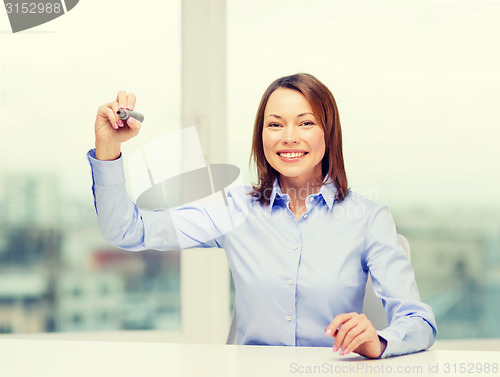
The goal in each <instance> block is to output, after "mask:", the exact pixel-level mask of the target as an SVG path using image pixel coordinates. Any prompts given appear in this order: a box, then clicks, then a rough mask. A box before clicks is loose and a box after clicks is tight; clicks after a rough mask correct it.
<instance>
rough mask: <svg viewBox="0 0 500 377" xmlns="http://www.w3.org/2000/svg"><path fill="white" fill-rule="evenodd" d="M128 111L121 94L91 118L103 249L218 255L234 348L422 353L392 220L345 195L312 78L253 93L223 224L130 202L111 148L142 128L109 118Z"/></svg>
mask: <svg viewBox="0 0 500 377" xmlns="http://www.w3.org/2000/svg"><path fill="white" fill-rule="evenodd" d="M134 105H135V96H134V95H132V94H129V95H127V94H126V93H125V92H124V91H121V92H119V93H118V97H117V100H116V101H114V102H111V103H108V104H106V105H103V106H101V107H100V108H99V109H98V114H97V119H96V123H95V133H96V148H95V150H92V151H90V152H89V157H88V158H89V161H90V163H91V166H92V172H93V179H94V184H93V190H94V196H95V206H96V211H97V214H98V220H99V224H100V227H101V231H102V233H103V235H104V237H105V238H106V239H108V240H109V241H110V242H111V243H113V244H115V245H116V246H118V247H122V248H125V249H129V250H141V249H158V250H169V249H178V248H189V247H222V248H224V249H225V251H226V255H227V258H228V261H229V265H230V267H231V271H232V274H233V279H234V284H235V289H236V300H237V301H236V302H237V307H238V312H237V315H238V317H237V323H238V342H239V343H240V344H268V345H289V346H332V345H333V350H334V351H339V354H340V355H347V354H350V353H351V352H355V353H358V354H360V355H362V356H365V357H369V358H377V357H386V356H390V355H398V354H404V353H410V352H416V351H419V350H423V349H427V348H428V347H430V346H431V345H432V344H433V342H434V340H435V337H436V324H435V321H434V317H433V314H432V310H431V309H430V307H429V306H427V305H425V304H423V303H421V302H420V299H419V295H418V290H417V287H416V283H415V279H414V274H413V270H412V267H411V264H410V262H409V261H408V259H407V258H406V257H405V255H404V252H403V250H402V248H401V245H400V244H399V241H398V238H397V232H396V228H395V226H394V222H393V220H392V217H391V215H390V214H389V212H388V210H387V208H386V207H385V206H382V205H379V204H376V203H374V202H372V201H370V200H369V199H367V198H364V197H362V196H359V195H357V194H355V193H353V192H351V191H349V190H348V188H347V178H346V174H345V169H344V161H343V155H342V137H341V129H340V121H339V116H338V110H337V106H336V104H335V100H334V98H333V95H332V94H331V92H330V91H329V90H328V88H327V87H326V86H325V85H324V84H322V83H321V82H320V81H319V80H317V79H316V78H315V77H314V76H311V75H308V74H303V73H301V74H296V75H291V76H286V77H282V78H280V79H278V80H276V81H274V82H273V83H272V84H271V85H270V86H269V88H268V89H267V90H266V92H265V93H264V95H263V97H262V100H261V103H260V105H259V108H258V111H257V117H256V121H255V126H254V135H253V145H252V156H253V159H254V161H255V163H256V165H257V170H258V179H259V182H258V184H257V185H256V186H255V187H253V189H243V188H237V187H236V188H233V189H231V190H229V192H228V193H227V202H228V204H229V208H230V211H229V213H230V214H231V216H230V217H231V218H228V216H227V215H226V216H224V215H223V214H222V211H220V209H218V208H217V206H209V205H207V206H202V205H190V206H184V207H181V208H178V209H175V210H162V211H146V210H141V209H138V208H137V207H136V206H135V204H134V203H132V201H131V200H130V199H129V197H128V195H127V192H126V190H125V180H124V177H123V167H122V161H121V154H120V145H121V143H122V142H124V141H126V140H128V139H130V138H131V137H133V136H135V135H137V133H138V131H139V128H140V126H141V125H140V123H139V122H138V121H136V120H134V119H132V118H129V119H128V120H127V123H126V124H125V123H122V122H121V121H119V120H118V118H117V116H116V112H117V111H118V110H119V109H120V108H125V107H126V108H129V109H133V108H134ZM224 213H225V214H227V212H224ZM234 223H236V224H237V226H235V227H231V225H230V224H234ZM368 271H369V272H370V274H371V276H372V280H373V286H374V288H375V290H376V292H377V295H378V296H379V297H380V298H382V300H383V301H384V302H385V309H386V312H387V315H388V318H389V319H390V326H389V327H387V328H386V329H383V330H381V331H377V330H375V328H374V327H373V326H372V324H371V322H370V321H369V320H368V319H367V318H366V316H365V315H364V314H359V313H361V311H362V304H363V296H364V289H365V285H366V279H367V273H368ZM325 326H326V327H325Z"/></svg>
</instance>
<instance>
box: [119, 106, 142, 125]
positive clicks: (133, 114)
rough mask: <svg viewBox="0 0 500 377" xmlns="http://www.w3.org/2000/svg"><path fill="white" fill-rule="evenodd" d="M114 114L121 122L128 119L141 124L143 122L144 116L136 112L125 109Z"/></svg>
mask: <svg viewBox="0 0 500 377" xmlns="http://www.w3.org/2000/svg"><path fill="white" fill-rule="evenodd" d="M116 113H117V114H118V116H119V117H120V119H121V120H127V119H128V118H129V117H132V118H134V119H137V120H138V121H139V122H141V123H142V121H143V120H144V115H142V114H141V113H138V112H136V111H132V110H127V109H120V110H118V111H117V112H116Z"/></svg>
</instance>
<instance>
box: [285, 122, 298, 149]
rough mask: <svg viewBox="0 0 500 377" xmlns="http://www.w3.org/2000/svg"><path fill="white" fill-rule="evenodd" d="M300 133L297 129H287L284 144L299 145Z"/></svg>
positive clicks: (291, 127) (292, 127)
mask: <svg viewBox="0 0 500 377" xmlns="http://www.w3.org/2000/svg"><path fill="white" fill-rule="evenodd" d="M299 139H300V138H299V132H298V129H297V127H294V126H289V127H285V132H284V134H283V139H282V142H283V144H286V145H290V144H298V143H299Z"/></svg>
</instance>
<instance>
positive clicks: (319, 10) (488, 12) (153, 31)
mask: <svg viewBox="0 0 500 377" xmlns="http://www.w3.org/2000/svg"><path fill="white" fill-rule="evenodd" d="M498 19H500V2H499V1H484V2H483V1H459V2H454V1H326V0H312V1H307V2H305V1H297V0H293V1H291V0H287V1H284V0H273V1H261V0H256V1H251V2H249V1H242V0H228V1H227V36H226V43H227V56H226V59H227V67H228V70H227V97H228V102H227V119H228V124H227V127H228V145H227V148H228V155H227V161H208V162H228V163H232V164H235V165H238V166H239V167H240V168H241V169H242V171H243V173H244V178H245V181H246V182H247V183H252V179H253V175H252V173H251V172H249V169H248V158H249V153H250V140H251V133H252V127H253V120H254V117H255V112H256V110H257V106H258V103H259V100H260V96H261V95H262V93H263V92H264V90H265V89H266V87H267V86H268V85H269V84H270V83H271V82H272V81H273V80H274V79H276V78H278V77H281V76H283V75H287V74H291V73H296V72H308V73H311V74H313V75H315V76H316V77H317V78H319V79H320V80H321V81H323V82H324V83H325V84H326V85H327V86H328V87H329V88H330V89H331V91H332V93H333V94H334V96H335V98H336V101H337V105H338V107H339V111H340V120H341V123H342V127H343V138H344V158H345V163H346V168H347V173H348V178H349V183H350V186H351V187H352V188H353V189H354V190H356V191H358V192H360V193H362V194H366V195H367V196H369V197H370V198H372V199H374V200H376V201H381V202H386V203H389V204H393V205H400V206H405V205H408V206H410V205H424V206H435V205H442V204H446V205H451V206H461V205H464V204H468V205H481V206H500V197H499V196H498V191H500V190H499V186H500V178H499V174H498V164H499V163H500V148H499V139H500V116H499V113H498V108H499V102H500V50H499V49H498V47H497V46H498V41H497V38H498V35H500V24H499V23H498ZM180 48H181V28H180V2H179V1H164V2H155V7H154V8H152V7H151V6H150V5H149V3H147V2H139V1H137V0H123V1H117V0H109V1H106V2H102V1H97V0H85V1H80V2H79V4H78V5H77V6H76V7H75V8H74V9H73V10H72V11H71V12H69V13H68V14H66V15H65V16H63V17H60V18H57V19H55V20H53V21H51V22H49V23H46V24H43V25H40V26H38V27H36V28H33V29H30V30H27V31H25V32H20V33H16V34H12V33H11V31H10V27H9V24H8V20H7V15H6V13H5V12H4V11H3V8H2V9H0V63H1V65H0V72H1V76H0V121H1V124H0V147H1V148H0V171H1V172H3V173H5V172H37V173H40V172H42V173H43V172H44V171H47V172H48V171H50V172H54V171H55V172H56V173H57V174H58V175H59V177H60V178H59V179H60V180H61V184H62V185H63V187H64V190H65V191H67V193H68V195H75V196H78V197H81V198H86V197H88V196H89V195H90V191H89V190H90V170H89V166H88V163H87V161H86V159H85V154H86V152H87V150H88V149H90V148H91V147H92V146H93V143H94V136H93V123H94V119H95V114H96V110H97V107H98V106H99V105H101V104H103V103H105V102H108V101H111V100H113V99H114V98H115V96H116V93H117V91H118V90H120V89H125V90H128V91H132V92H134V93H136V94H137V97H138V103H137V109H140V111H141V112H142V113H144V114H145V117H146V120H145V123H144V125H145V126H144V127H143V129H142V130H141V133H140V136H139V137H138V138H136V139H134V140H132V141H130V142H129V143H127V145H126V146H124V151H126V152H129V151H133V150H134V149H136V148H138V147H139V146H140V145H143V144H144V143H146V142H148V141H150V140H152V139H154V138H156V137H159V136H161V135H164V134H165V133H168V132H172V131H175V130H178V129H179V128H180V127H181V124H180V122H181V120H180V119H181V117H180V93H181V68H182V66H181V53H180V51H181V50H180Z"/></svg>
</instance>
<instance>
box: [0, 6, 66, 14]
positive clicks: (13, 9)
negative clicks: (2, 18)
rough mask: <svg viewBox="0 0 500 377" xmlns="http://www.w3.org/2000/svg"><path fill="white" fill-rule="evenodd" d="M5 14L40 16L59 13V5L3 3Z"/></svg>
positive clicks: (60, 10) (60, 8)
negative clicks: (5, 9)
mask: <svg viewBox="0 0 500 377" xmlns="http://www.w3.org/2000/svg"><path fill="white" fill-rule="evenodd" d="M5 8H7V13H9V14H10V13H22V14H40V13H61V12H62V11H63V10H62V7H61V3H15V4H12V3H5Z"/></svg>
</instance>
